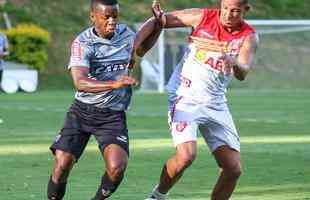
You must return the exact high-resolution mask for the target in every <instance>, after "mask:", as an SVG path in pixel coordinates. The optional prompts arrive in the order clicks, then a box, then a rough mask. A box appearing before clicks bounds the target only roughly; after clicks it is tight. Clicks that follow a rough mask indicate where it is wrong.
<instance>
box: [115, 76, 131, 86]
mask: <svg viewBox="0 0 310 200" xmlns="http://www.w3.org/2000/svg"><path fill="white" fill-rule="evenodd" d="M136 82H137V81H136V79H134V78H133V77H130V76H122V77H121V78H120V79H119V80H117V81H115V82H114V87H113V88H114V89H119V88H124V87H128V86H131V85H135V84H136Z"/></svg>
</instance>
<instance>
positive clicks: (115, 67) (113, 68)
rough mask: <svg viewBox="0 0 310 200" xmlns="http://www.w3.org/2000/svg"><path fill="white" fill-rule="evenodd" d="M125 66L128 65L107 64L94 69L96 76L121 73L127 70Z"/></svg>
mask: <svg viewBox="0 0 310 200" xmlns="http://www.w3.org/2000/svg"><path fill="white" fill-rule="evenodd" d="M127 64H128V63H115V64H112V63H109V64H106V65H103V66H101V67H98V68H97V69H96V74H100V73H107V72H115V71H121V70H124V69H126V68H127Z"/></svg>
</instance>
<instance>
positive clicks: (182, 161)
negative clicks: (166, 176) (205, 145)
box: [177, 152, 196, 171]
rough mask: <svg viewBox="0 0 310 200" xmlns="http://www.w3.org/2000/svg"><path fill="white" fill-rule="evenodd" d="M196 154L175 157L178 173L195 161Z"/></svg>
mask: <svg viewBox="0 0 310 200" xmlns="http://www.w3.org/2000/svg"><path fill="white" fill-rule="evenodd" d="M195 158H196V153H194V152H192V153H185V154H180V155H178V156H177V161H178V168H179V171H182V170H184V169H186V168H188V167H189V166H190V165H191V164H192V163H193V162H194V160H195Z"/></svg>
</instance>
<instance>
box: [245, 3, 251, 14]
mask: <svg viewBox="0 0 310 200" xmlns="http://www.w3.org/2000/svg"><path fill="white" fill-rule="evenodd" d="M249 10H251V6H250V5H249V4H247V5H245V11H246V12H248V11H249Z"/></svg>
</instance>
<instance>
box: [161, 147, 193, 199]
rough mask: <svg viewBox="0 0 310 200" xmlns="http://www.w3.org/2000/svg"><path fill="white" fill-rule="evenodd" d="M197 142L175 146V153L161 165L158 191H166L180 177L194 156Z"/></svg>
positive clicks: (163, 192)
mask: <svg viewBox="0 0 310 200" xmlns="http://www.w3.org/2000/svg"><path fill="white" fill-rule="evenodd" d="M196 151H197V143H196V142H186V143H183V144H180V145H178V146H177V148H176V154H175V155H174V156H173V157H171V158H170V159H169V160H168V161H167V162H166V164H165V166H164V167H163V170H162V173H161V176H160V182H159V185H158V188H157V190H158V192H160V193H162V194H166V193H168V191H169V190H170V189H171V188H172V187H173V185H174V184H175V183H176V182H177V181H178V180H179V179H180V178H181V176H182V174H183V172H184V170H185V169H186V168H187V167H189V166H190V165H191V164H192V162H193V161H194V160H195V158H196Z"/></svg>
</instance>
